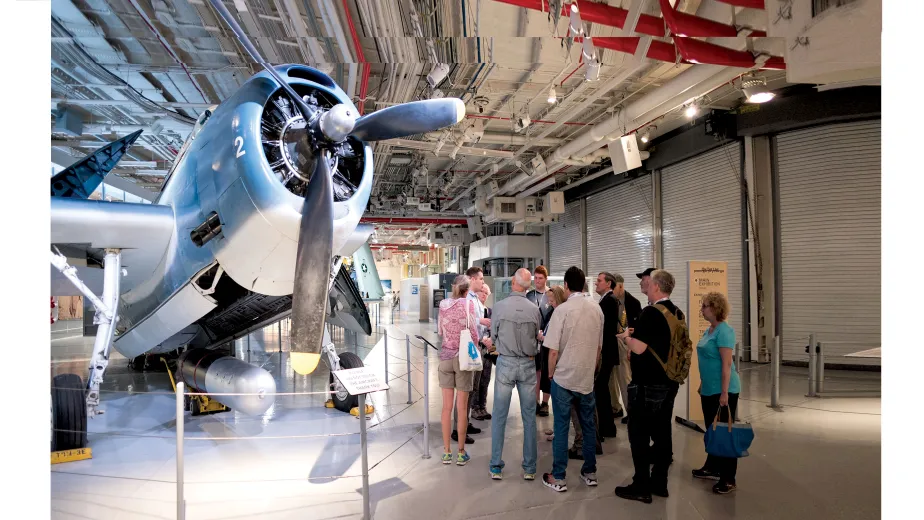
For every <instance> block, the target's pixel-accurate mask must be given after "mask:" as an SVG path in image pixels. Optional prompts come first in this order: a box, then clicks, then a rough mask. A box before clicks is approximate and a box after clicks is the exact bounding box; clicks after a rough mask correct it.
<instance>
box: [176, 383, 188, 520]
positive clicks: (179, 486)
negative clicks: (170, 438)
mask: <svg viewBox="0 0 924 520" xmlns="http://www.w3.org/2000/svg"><path fill="white" fill-rule="evenodd" d="M185 387H186V385H185V384H183V382H182V381H180V382H177V384H176V518H177V520H184V519H185V518H186V500H185V499H184V498H183V395H184V390H185Z"/></svg>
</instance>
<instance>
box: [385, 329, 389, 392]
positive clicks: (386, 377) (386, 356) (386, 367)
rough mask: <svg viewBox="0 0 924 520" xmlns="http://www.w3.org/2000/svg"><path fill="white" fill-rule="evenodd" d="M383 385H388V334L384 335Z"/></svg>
mask: <svg viewBox="0 0 924 520" xmlns="http://www.w3.org/2000/svg"><path fill="white" fill-rule="evenodd" d="M385 384H386V385H387V384H388V334H385Z"/></svg>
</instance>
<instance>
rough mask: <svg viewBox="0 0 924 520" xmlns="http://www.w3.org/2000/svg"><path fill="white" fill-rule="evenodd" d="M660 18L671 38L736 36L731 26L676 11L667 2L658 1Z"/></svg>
mask: <svg viewBox="0 0 924 520" xmlns="http://www.w3.org/2000/svg"><path fill="white" fill-rule="evenodd" d="M660 4H661V16H663V17H664V21H665V22H667V26H668V27H669V28H670V30H671V34H672V35H673V36H680V37H684V36H688V37H693V38H700V37H715V36H725V37H729V38H734V37H736V36H738V29H736V28H735V27H734V26H733V25H725V24H724V23H719V22H716V21H713V20H709V19H708V18H700V17H699V16H695V15H692V14H687V13H684V12H682V11H678V10H677V9H674V8H673V7H671V4H670V1H669V0H660Z"/></svg>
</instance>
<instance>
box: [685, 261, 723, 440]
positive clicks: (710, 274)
mask: <svg viewBox="0 0 924 520" xmlns="http://www.w3.org/2000/svg"><path fill="white" fill-rule="evenodd" d="M711 292H717V293H721V294H723V295H725V297H726V298H727V297H728V262H713V261H708V260H690V261H689V262H687V298H688V301H687V327H688V328H689V329H690V341H692V342H693V361H692V363H691V364H690V379H689V381H688V382H687V419H688V420H690V421H696V422H697V423H704V422H705V421H704V420H703V404H702V402H700V399H699V393H698V392H697V390H698V389H699V360H698V359H697V356H696V345H697V343H699V340H700V338H702V337H703V333H704V332H706V330H708V329H709V322H708V321H706V319H705V318H703V314H702V313H701V312H700V306H701V305H702V301H703V296H705V295H706V294H708V293H711Z"/></svg>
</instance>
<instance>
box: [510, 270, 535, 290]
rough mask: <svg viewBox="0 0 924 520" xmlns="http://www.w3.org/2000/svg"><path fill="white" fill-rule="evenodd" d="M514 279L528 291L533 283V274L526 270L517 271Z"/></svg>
mask: <svg viewBox="0 0 924 520" xmlns="http://www.w3.org/2000/svg"><path fill="white" fill-rule="evenodd" d="M513 279H514V280H516V282H517V285H519V286H520V287H523V288H524V289H526V288H529V284H530V283H532V274H531V273H530V272H529V271H528V270H526V269H517V272H515V273H513Z"/></svg>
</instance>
